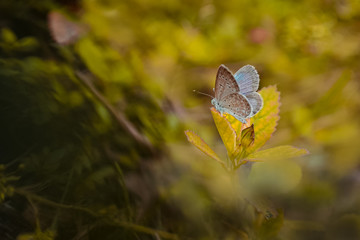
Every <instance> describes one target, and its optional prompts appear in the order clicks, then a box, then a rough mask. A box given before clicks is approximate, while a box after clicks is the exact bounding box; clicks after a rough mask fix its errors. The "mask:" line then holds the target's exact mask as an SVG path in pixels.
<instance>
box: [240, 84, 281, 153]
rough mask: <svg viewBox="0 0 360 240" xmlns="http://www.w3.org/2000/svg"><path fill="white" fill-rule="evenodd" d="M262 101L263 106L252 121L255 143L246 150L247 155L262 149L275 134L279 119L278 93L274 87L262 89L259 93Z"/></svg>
mask: <svg viewBox="0 0 360 240" xmlns="http://www.w3.org/2000/svg"><path fill="white" fill-rule="evenodd" d="M259 93H260V94H261V96H262V97H263V100H264V106H263V108H262V109H261V110H260V112H259V113H258V114H256V115H255V116H254V117H253V118H252V119H251V123H253V124H254V129H255V141H254V144H253V145H252V146H251V147H249V148H248V149H247V151H248V152H249V153H251V152H254V151H255V150H257V149H259V148H260V147H262V146H263V145H264V144H265V143H266V142H267V141H268V140H269V139H270V137H271V135H272V134H273V132H275V129H276V125H277V122H278V120H279V119H280V117H279V107H280V93H279V92H278V91H277V89H276V86H270V87H266V88H263V89H261V90H260V91H259Z"/></svg>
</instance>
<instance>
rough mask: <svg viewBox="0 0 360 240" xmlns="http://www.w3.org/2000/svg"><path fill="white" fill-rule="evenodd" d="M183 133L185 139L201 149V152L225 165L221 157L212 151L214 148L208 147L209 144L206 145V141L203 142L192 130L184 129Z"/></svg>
mask: <svg viewBox="0 0 360 240" xmlns="http://www.w3.org/2000/svg"><path fill="white" fill-rule="evenodd" d="M185 135H186V137H187V140H188V141H189V142H190V143H192V144H193V145H194V146H195V147H197V148H198V149H199V150H200V151H202V152H203V153H205V154H206V155H208V156H209V157H211V158H213V159H215V160H216V161H218V162H219V163H221V164H222V165H223V166H225V163H224V162H223V161H221V159H220V158H219V157H218V155H217V154H216V153H215V152H214V150H212V149H211V148H210V147H209V145H207V144H206V142H204V140H202V138H201V137H199V136H198V135H196V134H195V133H194V132H192V131H190V130H186V131H185Z"/></svg>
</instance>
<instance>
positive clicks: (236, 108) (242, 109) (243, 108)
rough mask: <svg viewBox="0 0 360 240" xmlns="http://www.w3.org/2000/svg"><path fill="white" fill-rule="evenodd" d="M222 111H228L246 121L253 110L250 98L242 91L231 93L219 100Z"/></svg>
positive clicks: (243, 121)
mask: <svg viewBox="0 0 360 240" xmlns="http://www.w3.org/2000/svg"><path fill="white" fill-rule="evenodd" d="M218 108H219V109H221V111H220V112H227V113H229V114H230V115H232V116H234V117H235V118H236V119H238V120H239V121H240V122H242V123H246V118H249V115H251V113H252V112H253V109H252V106H251V104H250V103H249V101H248V99H247V98H246V97H245V96H244V95H242V94H240V93H231V94H229V95H227V96H225V97H224V98H223V99H222V100H221V101H219V102H218Z"/></svg>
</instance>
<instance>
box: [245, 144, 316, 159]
mask: <svg viewBox="0 0 360 240" xmlns="http://www.w3.org/2000/svg"><path fill="white" fill-rule="evenodd" d="M308 153H309V152H308V150H306V149H304V148H296V147H293V146H290V145H284V146H279V147H274V148H269V149H266V150H262V151H258V152H255V153H252V154H250V155H249V156H247V157H246V160H247V161H258V160H259V161H261V160H267V159H289V158H294V157H300V156H303V155H306V154H308Z"/></svg>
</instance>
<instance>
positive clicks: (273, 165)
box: [249, 160, 302, 194]
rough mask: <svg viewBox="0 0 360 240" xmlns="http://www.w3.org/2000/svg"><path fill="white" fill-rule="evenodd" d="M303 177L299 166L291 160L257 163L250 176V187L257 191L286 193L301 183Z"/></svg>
mask: <svg viewBox="0 0 360 240" xmlns="http://www.w3.org/2000/svg"><path fill="white" fill-rule="evenodd" d="M301 175H302V173H301V168H300V167H299V165H298V164H296V163H295V162H293V161H290V160H273V161H266V162H256V163H254V165H253V166H252V168H251V171H250V174H249V186H251V187H252V188H253V190H255V191H258V190H260V191H261V192H267V193H271V194H276V193H285V192H288V191H290V190H291V189H293V188H294V187H295V186H296V185H297V184H298V183H299V182H300V179H301Z"/></svg>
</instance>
